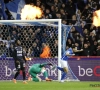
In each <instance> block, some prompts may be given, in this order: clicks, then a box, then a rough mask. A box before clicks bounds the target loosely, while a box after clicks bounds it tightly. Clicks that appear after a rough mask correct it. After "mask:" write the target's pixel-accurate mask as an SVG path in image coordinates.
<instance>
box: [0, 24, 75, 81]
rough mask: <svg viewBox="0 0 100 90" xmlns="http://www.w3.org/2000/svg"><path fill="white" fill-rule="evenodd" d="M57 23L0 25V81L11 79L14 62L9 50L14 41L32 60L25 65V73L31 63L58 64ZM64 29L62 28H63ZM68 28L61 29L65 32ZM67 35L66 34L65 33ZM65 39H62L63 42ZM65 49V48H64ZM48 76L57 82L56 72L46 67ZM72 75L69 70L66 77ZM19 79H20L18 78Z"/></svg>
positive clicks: (70, 77)
mask: <svg viewBox="0 0 100 90" xmlns="http://www.w3.org/2000/svg"><path fill="white" fill-rule="evenodd" d="M57 24H58V23H56V24H54V23H38V22H36V23H10V22H9V23H1V24H0V73H1V74H0V80H11V79H12V78H13V75H12V73H13V70H14V61H13V59H12V58H11V57H12V52H11V50H12V49H13V48H14V44H15V42H14V41H15V40H17V39H18V40H20V41H21V45H22V46H23V49H24V52H26V53H27V56H29V57H32V60H31V61H29V62H28V63H27V69H26V72H28V69H29V66H30V65H32V64H33V63H44V62H51V63H53V64H54V65H55V64H56V65H57V64H58V25H57ZM63 28H64V26H63ZM67 29H68V28H66V26H65V28H64V29H62V30H67ZM66 34H67V33H66ZM65 40H66V38H64V40H63V41H64V42H66V41H65ZM64 49H65V48H64ZM47 70H48V72H49V76H50V77H51V78H52V79H54V80H57V79H58V72H57V70H55V71H52V70H51V69H50V67H47ZM73 76H74V74H72V71H71V70H69V72H68V77H69V79H72V78H73ZM19 79H21V78H19Z"/></svg>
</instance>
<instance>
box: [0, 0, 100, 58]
mask: <svg viewBox="0 0 100 90" xmlns="http://www.w3.org/2000/svg"><path fill="white" fill-rule="evenodd" d="M8 1H9V2H10V1H12V0H7V1H6V0H5V3H8ZM25 1H26V3H27V4H34V5H36V6H38V7H40V8H41V9H42V10H43V17H42V18H45V19H62V23H63V24H66V25H75V26H73V28H72V29H71V31H70V33H69V36H68V40H67V41H66V45H67V47H73V46H74V47H75V49H78V50H80V49H83V52H81V53H78V52H76V53H75V54H76V56H78V55H79V56H88V55H89V56H99V55H100V53H99V49H100V27H95V26H93V25H92V14H93V12H94V11H95V10H98V9H100V0H25ZM6 14H7V16H8V20H13V19H14V18H13V17H12V15H11V14H10V12H9V11H8V10H7V9H6ZM0 19H1V20H2V16H1V15H0ZM77 26H79V27H77ZM6 28H7V26H6V25H0V47H2V49H3V50H4V49H5V50H6V53H5V55H7V56H9V55H10V56H11V53H10V54H9V55H8V53H7V52H8V51H10V50H8V49H11V47H12V46H13V45H12V46H10V44H11V43H10V44H9V40H10V41H11V42H13V41H14V40H15V39H20V40H21V41H22V42H23V46H24V47H25V49H28V48H29V49H28V50H27V51H29V52H30V53H31V55H33V54H35V55H34V56H35V57H39V56H40V53H41V52H42V51H41V50H42V45H41V40H40V38H39V36H42V41H43V42H42V43H46V42H45V36H46V35H47V33H45V31H44V30H43V27H38V28H36V27H35V26H33V27H23V29H20V28H19V27H10V28H11V29H10V31H7V29H6ZM31 28H32V29H31ZM34 28H35V29H36V30H34ZM40 29H42V30H40ZM19 30H20V31H21V33H19ZM27 30H29V31H27ZM47 30H48V28H47ZM78 31H80V33H79V32H78ZM7 32H10V36H11V38H10V37H9V35H7V34H8V33H7ZM20 34H22V35H23V38H22V36H21V37H20ZM51 34H52V35H53V36H54V37H55V38H57V34H56V33H55V32H51ZM30 35H31V36H32V37H31V36H30ZM50 39H51V41H52V42H48V43H49V44H50V45H51V46H52V45H55V46H54V47H53V48H55V49H56V50H54V52H53V53H54V54H53V55H54V56H53V55H52V54H51V55H52V57H55V56H57V39H56V40H55V41H54V40H53V38H50ZM26 43H27V45H26ZM28 43H30V44H29V45H28ZM35 47H36V48H35ZM50 48H51V47H50ZM2 49H0V55H2V53H3V52H2ZM51 50H52V48H51ZM39 51H40V52H39ZM55 51H56V52H55ZM3 54H4V53H3Z"/></svg>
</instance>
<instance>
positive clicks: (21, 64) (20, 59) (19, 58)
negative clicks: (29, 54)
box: [13, 40, 27, 84]
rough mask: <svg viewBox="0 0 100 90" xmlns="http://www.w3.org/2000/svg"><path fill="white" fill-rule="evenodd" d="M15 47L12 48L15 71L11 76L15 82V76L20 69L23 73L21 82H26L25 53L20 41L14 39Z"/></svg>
mask: <svg viewBox="0 0 100 90" xmlns="http://www.w3.org/2000/svg"><path fill="white" fill-rule="evenodd" d="M15 43H16V47H15V48H14V50H13V58H14V60H15V67H16V73H15V76H14V78H13V82H14V83H16V78H17V76H18V75H19V73H20V70H22V75H23V83H25V84H27V82H26V81H25V78H26V74H25V62H26V60H25V55H24V52H23V48H22V46H21V42H20V41H19V40H16V41H15Z"/></svg>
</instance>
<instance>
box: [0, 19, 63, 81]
mask: <svg viewBox="0 0 100 90" xmlns="http://www.w3.org/2000/svg"><path fill="white" fill-rule="evenodd" d="M55 22H56V23H55ZM0 24H3V25H20V26H21V24H22V26H23V25H24V24H26V25H27V24H28V25H32V24H34V25H38V24H41V25H48V26H56V27H57V28H58V66H60V59H61V52H62V51H61V48H62V47H61V33H62V32H61V30H62V24H61V19H38V20H0ZM60 78H61V72H60V71H59V70H58V80H60Z"/></svg>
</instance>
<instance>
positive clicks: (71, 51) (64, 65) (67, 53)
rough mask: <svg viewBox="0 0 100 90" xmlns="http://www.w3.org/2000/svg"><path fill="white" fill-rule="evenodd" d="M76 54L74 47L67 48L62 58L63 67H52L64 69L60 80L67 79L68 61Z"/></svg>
mask: <svg viewBox="0 0 100 90" xmlns="http://www.w3.org/2000/svg"><path fill="white" fill-rule="evenodd" d="M74 55H75V54H74V53H73V50H72V48H69V49H67V50H66V51H65V52H64V54H63V55H62V58H61V60H60V63H61V67H59V66H53V68H52V69H55V68H57V69H59V70H60V71H62V76H61V80H60V82H64V79H65V77H66V75H67V73H68V64H67V63H68V62H67V60H68V58H69V57H71V56H74Z"/></svg>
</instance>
